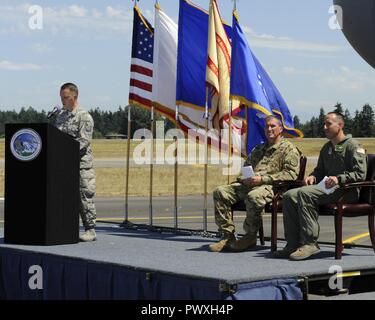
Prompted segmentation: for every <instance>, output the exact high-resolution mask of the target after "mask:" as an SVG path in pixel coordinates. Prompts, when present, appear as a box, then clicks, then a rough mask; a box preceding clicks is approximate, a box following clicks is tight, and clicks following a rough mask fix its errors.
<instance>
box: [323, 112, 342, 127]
mask: <svg viewBox="0 0 375 320" xmlns="http://www.w3.org/2000/svg"><path fill="white" fill-rule="evenodd" d="M329 114H334V115H335V116H336V118H337V120H338V121H339V122H342V123H344V124H345V120H344V116H343V115H342V114H341V113H340V112H337V111H331V112H328V113H327V116H328V115H329Z"/></svg>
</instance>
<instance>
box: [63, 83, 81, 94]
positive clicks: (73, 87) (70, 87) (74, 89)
mask: <svg viewBox="0 0 375 320" xmlns="http://www.w3.org/2000/svg"><path fill="white" fill-rule="evenodd" d="M65 89H68V90H69V91H70V92H74V96H76V97H78V87H77V86H76V85H75V84H74V83H71V82H67V83H64V84H63V85H62V86H61V88H60V92H61V91H63V90H65Z"/></svg>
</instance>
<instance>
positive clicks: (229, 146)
mask: <svg viewBox="0 0 375 320" xmlns="http://www.w3.org/2000/svg"><path fill="white" fill-rule="evenodd" d="M232 104H233V103H232V99H230V100H229V134H228V136H229V141H228V166H227V167H228V172H227V174H228V184H230V175H229V171H230V160H231V155H232Z"/></svg>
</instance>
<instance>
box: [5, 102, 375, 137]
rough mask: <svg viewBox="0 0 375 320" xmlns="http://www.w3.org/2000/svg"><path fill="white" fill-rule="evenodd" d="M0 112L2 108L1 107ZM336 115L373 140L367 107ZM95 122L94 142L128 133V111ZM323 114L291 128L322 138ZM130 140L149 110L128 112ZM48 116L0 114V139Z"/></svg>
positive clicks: (146, 122) (97, 114)
mask: <svg viewBox="0 0 375 320" xmlns="http://www.w3.org/2000/svg"><path fill="white" fill-rule="evenodd" d="M0 109H1V107H0ZM330 111H336V112H339V113H341V114H342V115H343V116H344V119H345V128H346V129H345V132H347V133H351V134H352V135H353V136H354V137H375V124H374V122H375V113H374V110H373V109H372V107H371V106H370V105H369V104H365V105H364V106H363V107H362V109H361V110H360V111H359V110H356V111H355V113H354V115H353V116H352V115H351V114H350V112H349V110H348V109H345V110H344V107H343V106H342V104H341V103H337V104H336V105H335V106H334V107H332V108H329V110H328V112H330ZM89 112H90V114H91V116H92V117H93V119H94V123H95V127H94V138H104V137H105V136H106V135H110V134H123V135H127V133H128V109H127V107H125V108H123V107H119V108H118V109H117V110H116V111H105V110H102V109H100V108H96V109H91V110H89ZM325 115H326V111H325V110H324V108H320V111H319V115H317V116H314V117H312V118H311V119H310V120H308V121H306V122H305V123H301V121H300V119H299V118H298V116H295V117H294V119H293V120H294V125H295V127H296V128H297V129H299V130H301V131H302V132H303V133H304V135H305V137H307V138H319V137H325V135H324V131H323V124H324V116H325ZM130 117H131V120H132V124H131V136H133V134H134V132H135V131H136V130H138V129H143V128H150V121H151V113H150V111H148V110H145V109H142V108H139V107H132V108H131V116H130ZM155 120H156V121H164V123H165V131H167V130H168V129H170V128H174V124H173V123H171V122H170V121H169V120H168V119H165V118H164V117H162V116H160V115H155ZM48 121H49V120H48V119H47V112H46V111H44V110H43V111H41V112H38V111H36V110H35V109H33V108H32V107H28V108H22V109H21V110H20V111H19V112H16V111H14V110H13V111H0V137H4V135H5V124H6V123H39V122H48Z"/></svg>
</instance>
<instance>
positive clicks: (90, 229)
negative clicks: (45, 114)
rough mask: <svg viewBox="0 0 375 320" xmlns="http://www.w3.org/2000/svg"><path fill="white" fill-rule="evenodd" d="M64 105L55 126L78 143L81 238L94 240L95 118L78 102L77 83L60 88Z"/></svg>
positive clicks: (57, 115)
mask: <svg viewBox="0 0 375 320" xmlns="http://www.w3.org/2000/svg"><path fill="white" fill-rule="evenodd" d="M60 97H61V102H62V104H63V109H62V110H61V111H60V112H58V113H57V114H56V119H55V126H56V128H58V129H59V130H61V131H62V132H65V133H67V134H69V135H70V136H72V137H73V138H74V139H75V140H76V141H78V142H79V145H80V147H79V148H80V195H81V205H80V216H81V219H82V223H83V226H84V227H85V233H84V234H82V235H81V236H80V237H79V238H80V240H81V241H94V240H96V233H95V220H96V210H95V205H94V201H93V197H94V195H95V189H96V182H95V171H94V168H93V155H92V150H91V139H92V134H93V131H94V121H93V119H92V117H91V115H90V114H89V113H88V112H87V111H86V110H84V109H82V108H81V107H80V106H79V104H78V87H77V86H76V85H75V84H73V83H65V84H64V85H62V87H61V89H60Z"/></svg>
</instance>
